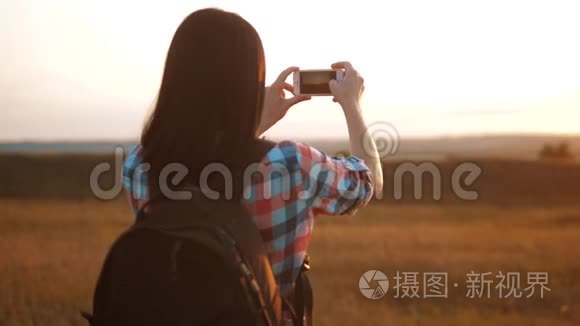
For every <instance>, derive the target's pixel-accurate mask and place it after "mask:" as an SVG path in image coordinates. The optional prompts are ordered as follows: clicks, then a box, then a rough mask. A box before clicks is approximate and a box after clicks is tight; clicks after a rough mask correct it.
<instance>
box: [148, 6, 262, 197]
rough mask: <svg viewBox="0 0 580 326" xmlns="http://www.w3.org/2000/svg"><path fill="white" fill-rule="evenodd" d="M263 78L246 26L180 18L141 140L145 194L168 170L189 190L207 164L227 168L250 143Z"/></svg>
mask: <svg viewBox="0 0 580 326" xmlns="http://www.w3.org/2000/svg"><path fill="white" fill-rule="evenodd" d="M264 79H265V62H264V51H263V48H262V42H261V41H260V38H259V36H258V33H257V32H256V30H255V29H254V28H253V27H252V26H251V25H250V24H249V23H248V22H247V21H245V20H244V19H243V18H241V17H240V16H238V15H236V14H233V13H229V12H225V11H222V10H218V9H203V10H199V11H196V12H194V13H192V14H190V15H189V16H188V17H187V18H185V20H184V21H183V22H182V23H181V25H180V26H179V27H178V29H177V31H176V32H175V35H174V37H173V40H172V42H171V46H170V48H169V52H168V54H167V60H166V62H165V71H164V73H163V79H162V82H161V87H160V90H159V95H158V98H157V104H156V106H155V109H154V111H153V113H152V115H151V117H150V119H149V122H148V123H147V125H146V127H145V129H144V131H143V135H142V138H141V144H142V145H143V149H144V152H143V159H144V161H145V162H146V163H149V164H150V165H151V169H150V176H151V177H150V181H149V182H150V186H152V190H154V191H155V190H158V189H156V187H157V185H156V181H157V179H158V176H159V173H160V172H161V170H162V169H163V167H164V166H166V165H167V164H169V163H181V164H183V165H185V166H186V167H187V168H188V170H189V173H188V179H186V182H188V183H191V184H193V185H197V183H198V180H199V175H200V172H201V171H202V170H203V168H204V167H205V166H206V165H207V164H209V163H215V162H220V163H224V164H226V165H228V166H231V165H233V164H234V162H235V161H236V158H237V157H239V156H240V155H242V154H243V152H244V151H245V150H246V149H247V147H248V146H250V144H251V143H252V142H253V141H254V140H255V138H256V135H255V134H256V130H257V127H258V123H259V120H260V116H261V112H262V105H263V97H264Z"/></svg>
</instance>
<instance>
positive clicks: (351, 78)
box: [329, 61, 365, 108]
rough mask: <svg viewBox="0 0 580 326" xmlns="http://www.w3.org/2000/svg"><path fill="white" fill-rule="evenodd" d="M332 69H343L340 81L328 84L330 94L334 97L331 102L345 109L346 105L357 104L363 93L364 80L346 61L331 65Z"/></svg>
mask: <svg viewBox="0 0 580 326" xmlns="http://www.w3.org/2000/svg"><path fill="white" fill-rule="evenodd" d="M331 67H332V68H333V69H344V77H343V79H342V80H338V81H337V80H334V79H333V80H331V81H330V82H329V87H330V92H331V93H332V95H333V96H334V98H333V101H335V102H338V103H340V105H342V106H343V108H344V107H345V105H348V104H354V103H358V101H359V99H360V97H361V95H362V93H363V92H364V89H365V86H364V78H362V77H361V75H360V74H359V73H358V71H356V69H354V67H353V66H352V64H350V62H348V61H341V62H336V63H333V64H332V66H331Z"/></svg>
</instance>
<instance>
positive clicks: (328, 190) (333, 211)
mask: <svg viewBox="0 0 580 326" xmlns="http://www.w3.org/2000/svg"><path fill="white" fill-rule="evenodd" d="M288 143H289V144H285V143H282V144H280V147H281V148H284V147H288V146H290V147H291V148H292V147H293V148H294V150H295V155H296V160H295V162H297V164H298V165H299V169H300V171H301V177H302V182H301V187H299V188H300V193H299V194H298V197H299V198H300V199H301V200H305V201H306V202H307V203H308V206H310V207H312V208H313V209H314V211H315V213H318V214H325V215H341V214H354V213H355V212H356V210H357V209H358V208H360V207H363V206H365V205H366V204H367V203H368V202H369V201H370V199H371V198H372V195H373V181H372V176H371V173H370V170H369V168H368V167H367V166H366V164H365V163H364V161H363V160H361V159H359V158H357V157H355V156H350V157H331V156H328V155H326V154H324V153H322V152H320V151H318V150H317V149H315V148H313V147H311V146H308V145H305V144H301V143H293V142H288Z"/></svg>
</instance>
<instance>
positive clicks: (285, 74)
mask: <svg viewBox="0 0 580 326" xmlns="http://www.w3.org/2000/svg"><path fill="white" fill-rule="evenodd" d="M298 69H299V68H298V67H290V68H286V69H284V71H282V72H281V73H280V75H279V76H278V78H276V81H275V82H274V83H275V84H276V83H277V84H281V83H283V82H284V81H285V80H286V78H288V76H290V74H291V73H293V72H294V71H298Z"/></svg>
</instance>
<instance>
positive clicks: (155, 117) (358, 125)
mask: <svg viewBox="0 0 580 326" xmlns="http://www.w3.org/2000/svg"><path fill="white" fill-rule="evenodd" d="M332 67H333V68H335V69H344V70H345V78H344V79H343V80H341V81H331V83H330V89H331V91H332V94H333V95H334V101H336V102H338V103H339V104H340V105H341V107H342V110H343V112H344V115H345V118H346V122H347V125H348V131H349V135H350V146H351V153H353V154H354V155H356V156H351V157H347V158H332V157H329V156H327V155H325V154H324V153H321V152H319V151H318V150H316V149H314V148H312V147H310V146H308V145H306V144H301V143H297V142H293V141H283V142H280V143H278V144H274V145H273V146H272V147H271V148H269V149H268V150H267V151H265V152H264V153H263V155H261V157H260V158H259V160H257V161H258V162H259V163H260V164H261V166H262V167H264V168H265V169H266V170H269V171H273V170H274V167H279V166H283V167H284V168H285V170H286V171H287V172H288V173H289V176H291V177H290V178H287V179H284V178H280V177H276V173H273V174H270V173H266V174H264V175H262V176H261V177H253V178H252V179H251V181H252V182H251V183H249V184H241V185H239V183H238V185H237V186H235V187H234V193H235V196H234V198H235V199H236V200H240V201H241V202H242V204H243V206H244V207H245V208H246V209H247V211H248V212H249V213H250V215H251V216H252V217H253V220H254V222H255V224H256V226H257V227H258V229H259V230H260V233H261V235H262V237H263V240H264V242H265V243H266V246H267V248H268V252H269V258H270V261H271V263H272V266H273V270H274V274H275V276H276V280H277V282H278V284H279V287H280V292H281V294H282V295H283V296H285V297H289V296H291V295H292V291H293V284H294V282H295V280H296V277H297V275H298V272H299V269H300V267H301V264H302V261H303V259H304V256H305V252H306V250H307V248H308V244H309V240H310V236H311V234H312V228H313V224H314V219H315V216H317V215H319V214H325V215H337V214H346V213H352V212H354V211H355V210H356V209H357V208H359V207H361V206H364V205H365V204H366V203H367V202H368V201H369V200H370V198H371V196H372V193H373V185H374V191H376V192H380V191H381V190H382V172H381V168H380V162H379V156H378V153H377V151H376V147H375V146H374V142H373V141H372V139H366V137H369V136H368V135H367V134H366V127H365V124H364V121H363V118H362V116H361V113H360V107H359V97H360V95H361V93H362V91H363V89H364V87H363V79H362V77H360V76H359V74H358V73H357V71H356V70H355V69H354V68H353V67H352V66H351V65H350V64H349V63H348V62H339V63H335V64H333V65H332ZM297 69H298V68H295V67H292V68H288V69H286V70H284V71H283V72H282V73H281V74H280V76H279V77H278V79H277V80H276V81H275V82H274V83H273V84H272V85H270V86H269V87H265V86H264V79H265V59H264V53H263V49H262V44H261V41H260V38H259V36H258V34H257V33H256V31H255V30H254V28H253V27H252V26H251V25H250V24H249V23H248V22H246V21H245V20H244V19H242V18H241V17H239V16H238V15H235V14H232V13H228V12H224V11H221V10H217V9H205V10H200V11H197V12H194V13H192V14H191V15H190V16H188V17H187V18H186V19H185V20H184V22H183V23H182V24H181V25H180V26H179V28H178V29H177V31H176V33H175V36H174V38H173V41H172V43H171V46H170V48H169V52H168V55H167V61H166V63H165V71H164V74H163V79H162V82H161V87H160V90H159V96H158V99H157V104H156V107H155V110H154V111H153V113H152V115H151V118H150V121H149V123H148V124H147V126H146V127H145V129H144V131H143V135H142V138H141V145H139V146H137V147H135V148H134V149H133V150H132V151H131V152H130V153H129V156H128V158H127V161H126V163H125V167H124V177H125V180H124V181H125V187H126V189H127V191H128V193H129V195H130V198H131V203H132V206H133V209H134V211H135V212H137V211H138V210H139V209H141V208H142V207H143V205H144V204H145V203H146V202H147V201H148V200H149V199H150V198H151V197H153V196H155V195H156V194H159V193H160V192H161V191H160V189H161V187H160V184H159V182H158V180H159V175H160V173H161V170H162V169H163V167H164V166H166V165H167V164H170V163H176V162H177V163H180V164H183V165H184V166H185V167H186V168H187V170H188V174H187V177H186V179H185V180H184V181H183V182H181V184H182V185H189V186H199V176H200V174H201V173H202V171H203V169H204V167H206V166H207V165H208V164H211V163H215V162H220V163H222V164H224V165H225V166H227V167H228V168H229V169H231V170H232V171H233V172H232V174H233V175H234V176H235V177H236V178H235V180H238V181H239V180H241V175H242V174H243V169H244V167H245V166H247V164H248V163H251V162H248V160H245V159H243V158H245V157H247V155H246V153H248V152H250V151H252V150H253V149H255V147H256V146H257V143H258V138H259V136H260V135H261V134H262V133H264V132H265V131H267V130H268V129H269V128H270V127H272V126H273V125H274V124H275V123H276V122H277V121H279V120H280V119H282V118H283V117H284V115H285V114H286V112H287V111H288V109H289V108H290V107H292V106H293V105H295V104H296V103H299V102H302V101H306V100H308V99H309V97H308V96H303V95H299V96H293V97H291V98H285V96H284V90H287V91H289V92H293V88H292V86H291V85H289V84H287V83H286V82H285V79H286V78H287V77H288V76H289V75H290V74H291V73H292V72H293V71H295V70H297ZM365 143H367V144H369V143H370V144H371V146H370V148H371V151H370V152H365V150H363V144H365ZM367 147H368V146H367ZM367 151H368V148H367ZM143 162H146V163H148V164H149V165H150V169H149V170H148V171H147V172H146V173H145V174H141V175H140V176H139V178H138V179H135V178H136V175H137V174H136V172H138V171H136V169H137V167H138V166H140V164H141V163H143ZM254 163H255V162H254ZM141 177H144V178H142V179H141ZM222 183H223V182H222ZM210 184H211V185H212V188H217V189H220V190H221V191H223V190H224V189H223V184H220V181H219V180H217V179H216V178H214V179H211V178H210ZM312 186H314V187H312ZM265 187H266V188H265ZM264 189H270V190H271V193H268V191H263V190H264ZM306 190H308V191H311V193H309V195H308V196H304V193H303V192H304V191H306ZM242 193H243V194H246V196H243V195H242Z"/></svg>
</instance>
